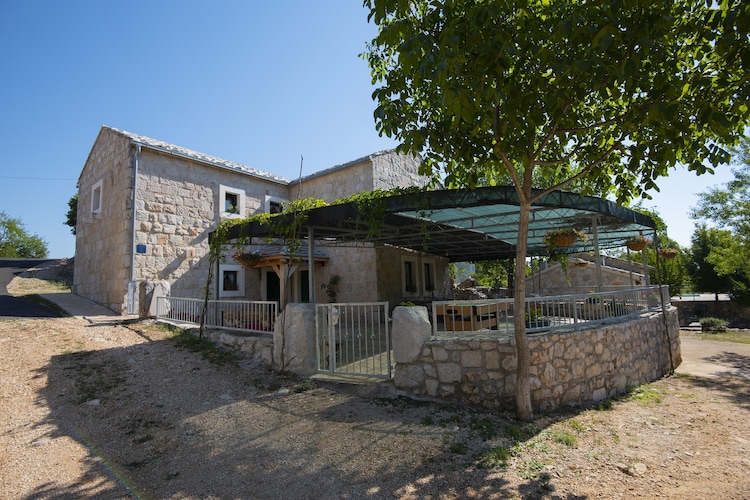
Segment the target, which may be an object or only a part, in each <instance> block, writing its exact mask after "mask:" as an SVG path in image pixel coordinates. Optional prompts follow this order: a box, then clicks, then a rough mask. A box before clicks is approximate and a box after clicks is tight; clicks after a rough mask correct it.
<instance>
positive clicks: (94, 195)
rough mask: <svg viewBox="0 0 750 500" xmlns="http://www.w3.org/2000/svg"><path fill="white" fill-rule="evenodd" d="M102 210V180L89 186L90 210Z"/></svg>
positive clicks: (95, 211)
mask: <svg viewBox="0 0 750 500" xmlns="http://www.w3.org/2000/svg"><path fill="white" fill-rule="evenodd" d="M101 211H102V181H99V182H97V183H96V184H94V187H92V188H91V212H92V213H95V214H98V213H101Z"/></svg>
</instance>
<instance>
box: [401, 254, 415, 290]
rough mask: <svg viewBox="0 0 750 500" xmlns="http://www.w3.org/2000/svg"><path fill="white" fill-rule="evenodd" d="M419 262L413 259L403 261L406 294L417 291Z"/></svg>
mask: <svg viewBox="0 0 750 500" xmlns="http://www.w3.org/2000/svg"><path fill="white" fill-rule="evenodd" d="M416 268H417V263H416V262H414V261H413V260H404V261H403V283H404V290H403V292H404V295H410V294H416V293H417V273H416Z"/></svg>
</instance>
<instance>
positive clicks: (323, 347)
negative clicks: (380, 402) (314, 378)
mask: <svg viewBox="0 0 750 500" xmlns="http://www.w3.org/2000/svg"><path fill="white" fill-rule="evenodd" d="M315 312H316V314H315V323H316V346H317V349H316V353H317V371H318V372H319V373H330V374H337V375H362V376H369V377H380V378H391V372H392V370H391V360H392V358H393V356H392V353H391V329H390V318H389V317H388V302H367V303H350V304H318V305H317V307H316V310H315Z"/></svg>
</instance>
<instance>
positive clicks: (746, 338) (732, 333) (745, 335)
mask: <svg viewBox="0 0 750 500" xmlns="http://www.w3.org/2000/svg"><path fill="white" fill-rule="evenodd" d="M680 336H683V337H688V338H689V337H693V338H699V339H701V340H718V341H719V342H737V343H740V344H750V330H725V331H723V332H680Z"/></svg>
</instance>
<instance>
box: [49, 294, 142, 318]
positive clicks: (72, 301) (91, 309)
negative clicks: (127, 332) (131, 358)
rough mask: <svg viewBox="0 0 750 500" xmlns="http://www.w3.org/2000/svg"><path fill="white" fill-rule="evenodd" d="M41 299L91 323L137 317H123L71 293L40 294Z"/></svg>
mask: <svg viewBox="0 0 750 500" xmlns="http://www.w3.org/2000/svg"><path fill="white" fill-rule="evenodd" d="M39 296H40V297H42V298H45V299H47V300H49V301H50V302H54V303H55V304H57V305H58V306H60V307H61V308H62V309H64V310H65V311H67V312H68V314H70V315H72V316H77V317H81V318H83V319H86V320H89V321H96V320H97V319H99V320H102V319H106V320H109V321H111V320H113V319H121V320H126V319H132V318H137V316H121V315H119V314H117V313H116V312H114V311H112V310H111V309H107V308H106V307H104V306H103V305H100V304H97V303H96V302H93V301H91V300H89V299H86V298H84V297H81V296H80V295H76V294H73V293H70V292H60V293H43V294H39Z"/></svg>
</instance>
